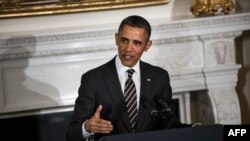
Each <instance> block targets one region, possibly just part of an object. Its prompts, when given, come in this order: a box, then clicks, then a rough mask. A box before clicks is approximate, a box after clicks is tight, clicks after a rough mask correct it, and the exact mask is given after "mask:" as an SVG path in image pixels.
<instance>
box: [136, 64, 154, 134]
mask: <svg viewBox="0 0 250 141" xmlns="http://www.w3.org/2000/svg"><path fill="white" fill-rule="evenodd" d="M140 63H141V64H140V71H141V93H140V97H142V96H146V97H150V94H151V93H152V91H151V90H152V89H151V79H152V78H151V73H150V71H149V69H147V68H146V66H145V63H143V62H140ZM148 113H149V112H148V111H147V109H145V108H143V106H142V104H141V103H140V104H139V113H138V122H137V129H136V131H142V130H143V125H145V122H146V120H147V119H150V116H151V115H150V114H148Z"/></svg>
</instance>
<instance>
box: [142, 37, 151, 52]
mask: <svg viewBox="0 0 250 141" xmlns="http://www.w3.org/2000/svg"><path fill="white" fill-rule="evenodd" d="M151 45H152V41H151V40H148V41H147V43H146V48H145V50H144V51H145V52H146V51H148V49H149V48H150V47H151Z"/></svg>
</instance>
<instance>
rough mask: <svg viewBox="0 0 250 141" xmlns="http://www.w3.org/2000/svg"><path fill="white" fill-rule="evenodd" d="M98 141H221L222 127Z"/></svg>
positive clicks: (127, 135) (175, 130) (105, 138)
mask: <svg viewBox="0 0 250 141" xmlns="http://www.w3.org/2000/svg"><path fill="white" fill-rule="evenodd" d="M99 141H223V125H202V126H197V127H186V128H176V129H168V130H161V131H152V132H141V133H135V134H121V135H113V136H105V137H103V138H101V139H100V140H99Z"/></svg>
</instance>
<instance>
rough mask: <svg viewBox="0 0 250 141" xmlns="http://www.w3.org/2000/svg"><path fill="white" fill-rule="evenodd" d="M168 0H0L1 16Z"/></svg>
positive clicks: (82, 10)
mask: <svg viewBox="0 0 250 141" xmlns="http://www.w3.org/2000/svg"><path fill="white" fill-rule="evenodd" d="M168 2H169V0H0V18H12V17H24V16H39V15H52V14H65V13H76V12H89V11H100V10H113V9H120V8H131V7H141V6H152V5H160V4H167V3H168Z"/></svg>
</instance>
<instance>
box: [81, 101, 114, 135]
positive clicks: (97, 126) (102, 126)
mask: <svg viewBox="0 0 250 141" xmlns="http://www.w3.org/2000/svg"><path fill="white" fill-rule="evenodd" d="M101 111H102V105H99V106H98V108H97V109H96V112H95V113H94V115H93V116H92V117H91V118H90V119H89V120H87V121H86V122H85V129H86V131H88V132H92V133H106V134H108V133H110V132H111V131H112V130H113V125H112V123H111V122H110V121H107V120H104V119H101V118H100V114H101Z"/></svg>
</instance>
